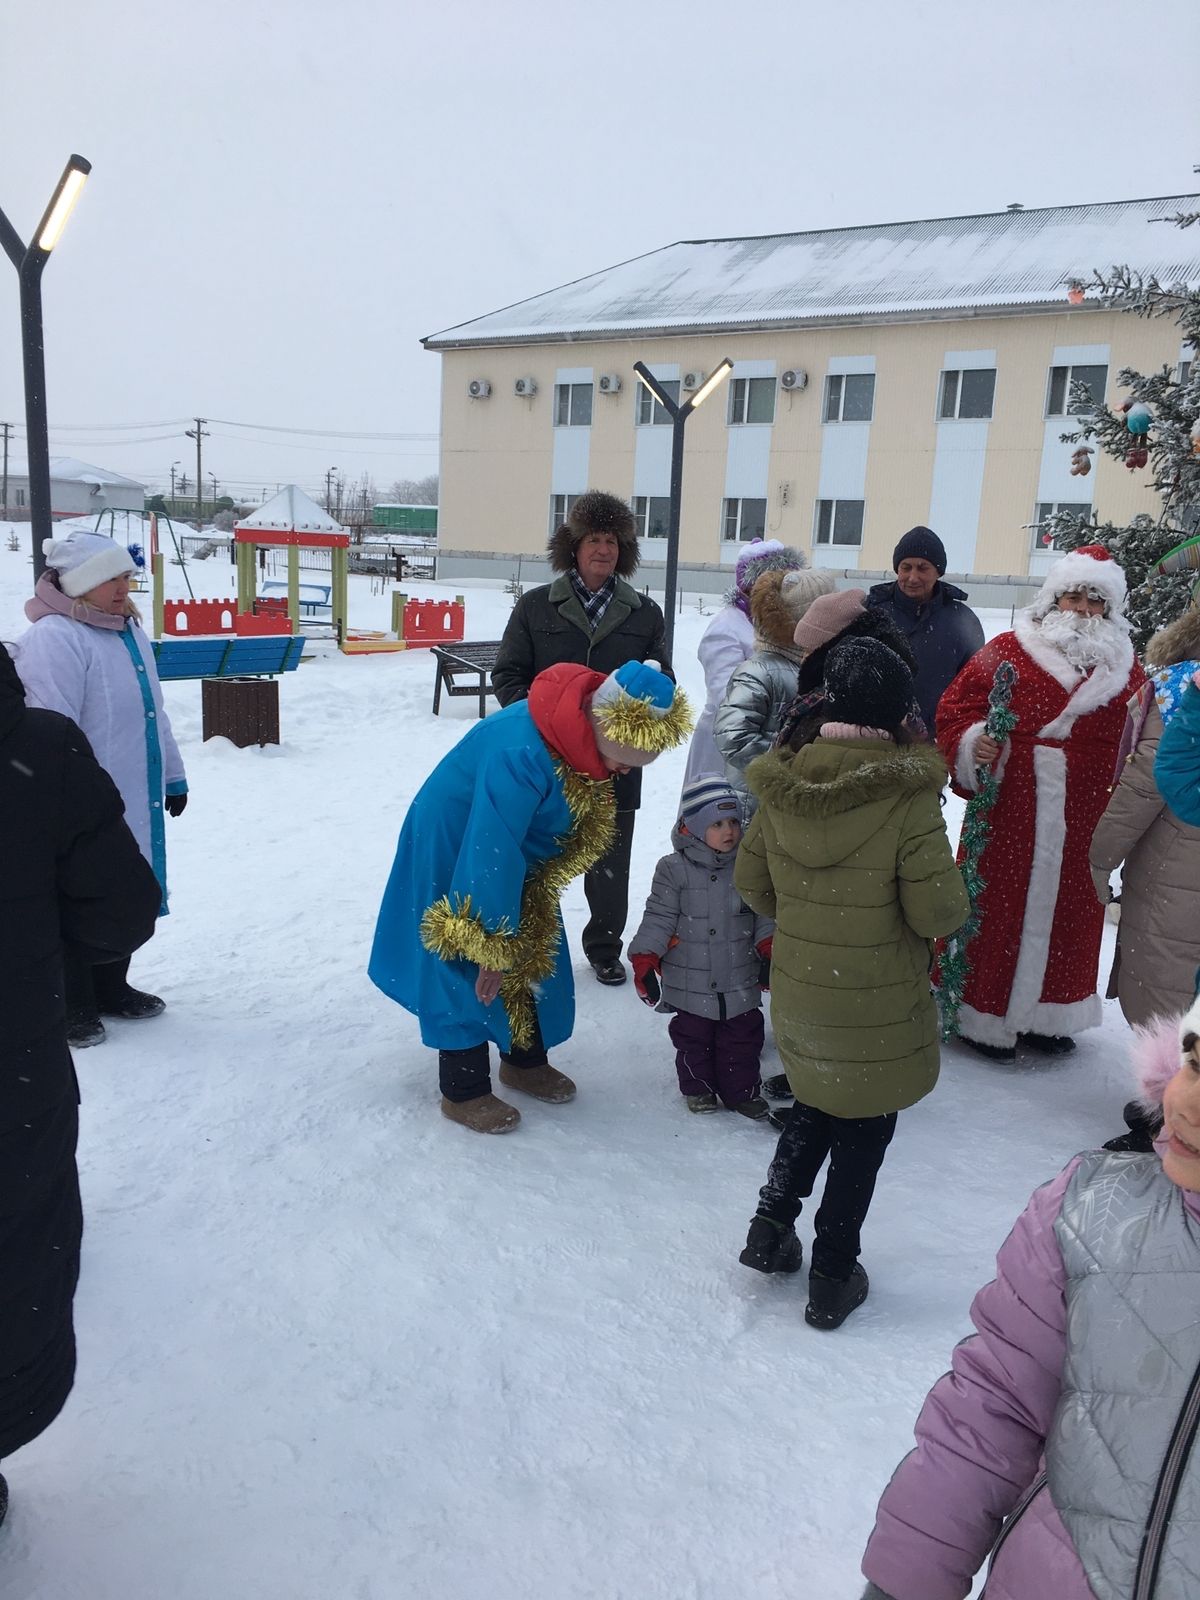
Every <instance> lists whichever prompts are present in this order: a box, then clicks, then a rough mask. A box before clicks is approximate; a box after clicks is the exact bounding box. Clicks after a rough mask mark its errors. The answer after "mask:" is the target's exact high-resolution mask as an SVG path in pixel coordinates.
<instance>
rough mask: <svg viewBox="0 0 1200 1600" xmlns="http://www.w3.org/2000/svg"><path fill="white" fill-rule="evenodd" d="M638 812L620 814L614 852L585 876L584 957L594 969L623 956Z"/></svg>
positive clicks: (601, 860) (617, 817) (621, 812)
mask: <svg viewBox="0 0 1200 1600" xmlns="http://www.w3.org/2000/svg"><path fill="white" fill-rule="evenodd" d="M636 816H637V812H636V811H618V812H617V814H616V824H617V837H616V838H615V839H614V840H613V845H612V849H611V850H610V851H609V852H608V854H607V855H606V856H601V857H600V860H599V861H597V863H596V865H595V866H594V867H593V868H592V870H591V871H590V872H585V873H584V875H583V892H584V895H585V897H586V899H587V903H588V910H589V911H590V912H591V916H590V917H589V919H588V924H587V927H586V928H584V930H583V953H584V955H585V956H586V957H587V958H588V960H589V961H590V962H591V963H592V964H593V966H594V965H596V964H597V963H599V962H601V961H616V960H618V959H619V957H620V954H621V940H622V936H623V935H624V932H625V919H626V918H627V917H628V915H629V852H630V851H631V850H632V849H633V823H634V819H635V818H636Z"/></svg>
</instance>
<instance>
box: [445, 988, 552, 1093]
mask: <svg viewBox="0 0 1200 1600" xmlns="http://www.w3.org/2000/svg"><path fill="white" fill-rule="evenodd" d="M492 1004H493V1005H496V1006H498V1005H500V1004H501V1002H500V1001H499V1000H493V1001H492ZM500 1059H501V1061H503V1062H504V1063H505V1065H506V1066H510V1067H544V1066H545V1065H546V1047H545V1045H544V1044H543V1043H542V1031H541V1029H540V1028H539V1027H538V1021H537V1013H536V1012H535V1013H534V1018H533V1042H532V1044H530V1046H529V1048H528V1049H526V1050H518V1049H516V1048H513V1049H512V1050H510V1051H509V1052H508V1054H507V1055H505V1054H504V1053H503V1052H501V1055H500ZM438 1082H439V1083H440V1084H441V1088H442V1093H443V1094H444V1095H445V1097H446V1099H447V1100H458V1101H462V1100H478V1099H479V1096H480V1095H481V1094H491V1092H492V1069H491V1060H490V1055H489V1047H488V1046H487V1045H486V1044H473V1045H472V1046H471V1048H470V1049H469V1050H439V1051H438Z"/></svg>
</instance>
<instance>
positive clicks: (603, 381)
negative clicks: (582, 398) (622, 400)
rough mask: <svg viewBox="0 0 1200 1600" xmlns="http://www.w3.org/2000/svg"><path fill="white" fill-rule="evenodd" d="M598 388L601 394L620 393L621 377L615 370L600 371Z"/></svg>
mask: <svg viewBox="0 0 1200 1600" xmlns="http://www.w3.org/2000/svg"><path fill="white" fill-rule="evenodd" d="M599 389H600V393H601V394H620V392H621V379H620V377H619V375H618V374H617V373H615V372H602V373H601V374H600V380H599Z"/></svg>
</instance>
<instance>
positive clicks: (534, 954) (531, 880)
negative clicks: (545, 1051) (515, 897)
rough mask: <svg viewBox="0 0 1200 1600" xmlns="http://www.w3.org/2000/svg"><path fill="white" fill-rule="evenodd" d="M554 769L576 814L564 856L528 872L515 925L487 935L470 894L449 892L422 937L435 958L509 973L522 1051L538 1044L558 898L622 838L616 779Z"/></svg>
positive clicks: (429, 915)
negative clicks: (537, 1021)
mask: <svg viewBox="0 0 1200 1600" xmlns="http://www.w3.org/2000/svg"><path fill="white" fill-rule="evenodd" d="M554 769H555V771H556V773H557V774H558V780H559V782H560V783H561V784H562V786H563V797H564V799H565V800H566V802H567V809H568V810H569V811H570V813H571V827H570V831H569V832H568V833H567V834H565V835H564V837H563V838H562V839H561V840H560V841H559V843H560V845H561V847H562V848H561V850H560V852H559V854H558V855H556V856H551V857H550V858H549V860H547V861H541V862H539V863H538V865H537V866H536V867H534V869H533V870H532V871H531V872H530V873H529V874H528V876H527V877H526V879H525V887H524V889H523V891H522V894H521V921H520V925H519V926H518V927H517V928H516V930H515V931H514V930H513V929H512V928H511V927H510V926H509V925H508V923H507V921H505V922H502V923H501V924H500V926H499V927H497V928H495V929H493V930H492V931H491V932H489V931H488V930H487V929H486V928H485V927H484V925H483V919H482V918H481V917H480V915H479V913H478V912H477V911H475V910H474V909H473V908H472V905H471V897H470V895H469V894H468V895H461V896H459V895H456V896H455V900H454V903H453V904H452V903H451V900H450V897H449V895H443V896H442V898H441V899H440V900H437V901H435V902H434V904H433V905H431V906H430V907H429V909H428V910H427V911H426V912H425V915H424V916H423V917H422V918H421V942H422V944H424V946H425V948H426V949H427V950H431V951H432V952H433V954H434V955H436V956H440V957H441V958H442V960H443V961H471V962H474V964H475V965H476V966H480V967H490V968H491V969H492V971H493V972H502V973H503V974H504V977H503V978H502V980H501V983H500V998H501V1000H502V1001H503V1002H504V1010H505V1012H506V1013H507V1015H508V1025H509V1028H510V1030H511V1032H512V1042H513V1044H514V1045H515V1046H516V1047H517V1048H518V1049H526V1048H527V1047H528V1046H529V1045H530V1044H531V1043H532V1042H533V1022H534V1017H535V1015H536V1011H535V1006H534V998H533V987H532V986H533V985H534V984H536V983H542V982H543V981H544V980H545V979H546V978H548V977H549V976H550V974H551V973H552V972H553V971H554V958H555V954H556V952H557V949H558V901H559V897H560V895H561V894H562V892H563V890H564V889H565V888H566V886H567V884H568V883H570V882H571V880H572V879H573V878H577V877H578V876H579V874H580V873H581V872H586V871H587V870H588V868H589V867H593V866H595V864H596V862H597V861H599V860H600V858H601V856H603V855H606V854H607V853H608V851H609V849H610V848H611V846H612V843H613V840H614V839H615V838H616V822H615V820H614V810H613V792H612V783H611V781H605V782H602V783H596V782H593V780H592V779H590V778H584V777H581V776H580V774H579V773H578V772H575V771H573V770H572V769H571V768H570V767H567V766H564V765H563V763H562V762H561V761H556V762H555V763H554Z"/></svg>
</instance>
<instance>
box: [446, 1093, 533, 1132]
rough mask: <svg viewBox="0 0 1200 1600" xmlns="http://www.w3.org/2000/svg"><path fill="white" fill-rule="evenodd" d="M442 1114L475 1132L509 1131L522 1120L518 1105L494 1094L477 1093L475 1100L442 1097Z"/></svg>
mask: <svg viewBox="0 0 1200 1600" xmlns="http://www.w3.org/2000/svg"><path fill="white" fill-rule="evenodd" d="M442 1115H443V1116H444V1117H449V1118H450V1121H451V1122H457V1123H458V1124H459V1126H460V1127H463V1128H470V1129H471V1130H472V1131H473V1132H474V1133H508V1132H509V1131H510V1129H512V1128H515V1127H516V1125H517V1123H518V1122H520V1120H521V1113H520V1112H519V1111H518V1110H517V1108H516V1106H510V1105H508V1104H506V1102H505V1101H503V1100H497V1098H496V1096H495V1095H494V1094H481V1095H476V1097H475V1099H474V1100H447V1099H445V1097H443V1099H442Z"/></svg>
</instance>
